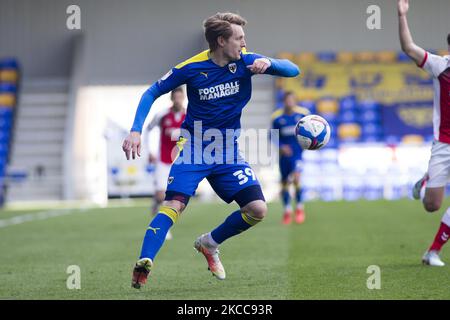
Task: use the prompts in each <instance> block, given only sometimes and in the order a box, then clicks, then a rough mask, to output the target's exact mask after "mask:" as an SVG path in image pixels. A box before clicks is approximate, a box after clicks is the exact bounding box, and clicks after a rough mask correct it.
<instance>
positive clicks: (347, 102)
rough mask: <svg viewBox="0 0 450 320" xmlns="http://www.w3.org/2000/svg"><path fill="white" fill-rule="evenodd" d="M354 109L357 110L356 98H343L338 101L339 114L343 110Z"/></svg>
mask: <svg viewBox="0 0 450 320" xmlns="http://www.w3.org/2000/svg"><path fill="white" fill-rule="evenodd" d="M356 108H357V101H356V97H355V96H353V95H351V96H346V97H343V98H342V99H341V100H340V101H339V110H340V111H341V112H342V111H345V110H355V109H356Z"/></svg>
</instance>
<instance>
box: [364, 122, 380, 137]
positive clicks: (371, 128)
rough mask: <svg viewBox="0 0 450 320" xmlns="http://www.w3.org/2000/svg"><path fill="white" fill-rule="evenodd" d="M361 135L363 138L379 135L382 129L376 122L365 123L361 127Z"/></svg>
mask: <svg viewBox="0 0 450 320" xmlns="http://www.w3.org/2000/svg"><path fill="white" fill-rule="evenodd" d="M361 129H362V130H361V133H362V135H365V136H371V135H381V134H382V133H383V127H382V126H381V124H380V123H377V122H366V123H363V124H362V126H361Z"/></svg>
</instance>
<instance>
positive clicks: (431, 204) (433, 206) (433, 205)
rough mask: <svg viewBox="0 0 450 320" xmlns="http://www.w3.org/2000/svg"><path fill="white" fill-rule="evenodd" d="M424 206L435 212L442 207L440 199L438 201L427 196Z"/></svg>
mask: <svg viewBox="0 0 450 320" xmlns="http://www.w3.org/2000/svg"><path fill="white" fill-rule="evenodd" d="M423 206H424V208H425V210H426V211H428V212H435V211H438V210H439V209H440V208H441V203H440V202H439V201H436V200H429V199H426V198H425V199H424V200H423Z"/></svg>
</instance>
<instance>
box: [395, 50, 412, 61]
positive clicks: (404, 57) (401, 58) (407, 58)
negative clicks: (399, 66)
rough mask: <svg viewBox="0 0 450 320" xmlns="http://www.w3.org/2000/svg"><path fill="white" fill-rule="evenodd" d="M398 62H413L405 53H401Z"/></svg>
mask: <svg viewBox="0 0 450 320" xmlns="http://www.w3.org/2000/svg"><path fill="white" fill-rule="evenodd" d="M397 61H398V62H411V58H410V57H408V55H407V54H406V53H404V52H403V51H400V52H399V53H398V55H397Z"/></svg>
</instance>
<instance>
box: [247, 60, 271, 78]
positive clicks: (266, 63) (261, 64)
mask: <svg viewBox="0 0 450 320" xmlns="http://www.w3.org/2000/svg"><path fill="white" fill-rule="evenodd" d="M271 65H272V63H271V62H270V60H269V59H267V58H259V59H256V60H255V61H253V64H252V65H249V66H247V68H248V69H250V71H251V72H253V73H255V74H261V73H264V72H266V70H267V68H269V67H270V66H271Z"/></svg>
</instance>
